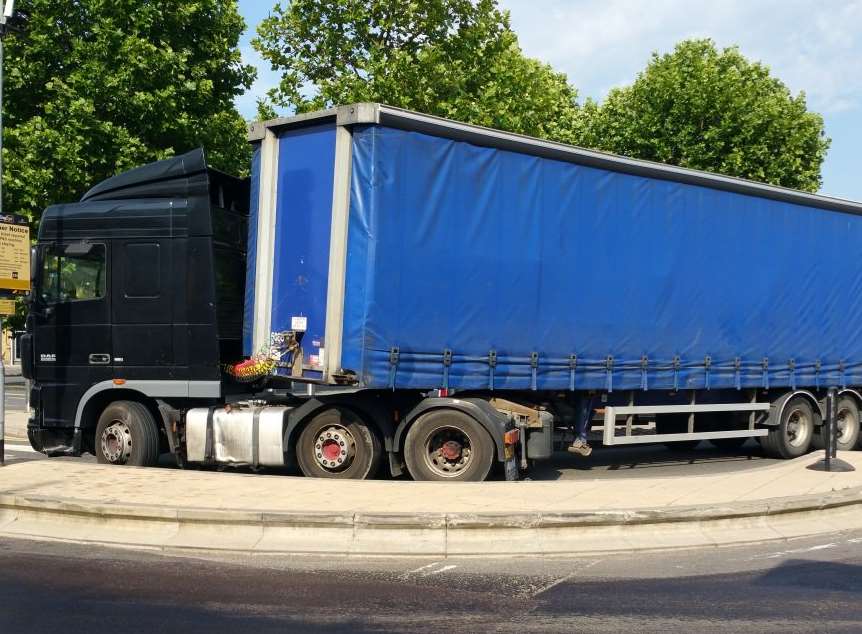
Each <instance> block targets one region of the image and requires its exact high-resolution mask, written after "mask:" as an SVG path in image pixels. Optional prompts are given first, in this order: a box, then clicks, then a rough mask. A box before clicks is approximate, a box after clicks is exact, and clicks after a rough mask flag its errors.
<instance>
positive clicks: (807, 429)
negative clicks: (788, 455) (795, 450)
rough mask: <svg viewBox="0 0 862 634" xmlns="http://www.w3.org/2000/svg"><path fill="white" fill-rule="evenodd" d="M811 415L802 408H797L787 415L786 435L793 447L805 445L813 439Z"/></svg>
mask: <svg viewBox="0 0 862 634" xmlns="http://www.w3.org/2000/svg"><path fill="white" fill-rule="evenodd" d="M811 423H812V421H811V417H810V416H809V415H808V414H807V412H805V410H804V409H802V408H795V409H794V410H793V411H791V412H790V415H789V416H788V417H787V424H786V425H785V431H784V435H785V438H786V439H787V443H788V444H789V445H790V446H791V447H803V446H805V445H806V444H807V443H808V442H809V441H810V440H811Z"/></svg>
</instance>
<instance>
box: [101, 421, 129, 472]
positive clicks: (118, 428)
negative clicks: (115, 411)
mask: <svg viewBox="0 0 862 634" xmlns="http://www.w3.org/2000/svg"><path fill="white" fill-rule="evenodd" d="M99 444H100V445H101V447H102V455H103V456H105V459H106V460H107V461H108V462H110V463H112V464H126V462H128V460H129V458H130V457H131V455H132V432H131V431H130V430H129V426H128V425H127V424H126V423H125V422H124V421H121V420H115V421H111V424H110V425H108V426H107V427H105V429H104V431H102V436H101V438H100V439H99Z"/></svg>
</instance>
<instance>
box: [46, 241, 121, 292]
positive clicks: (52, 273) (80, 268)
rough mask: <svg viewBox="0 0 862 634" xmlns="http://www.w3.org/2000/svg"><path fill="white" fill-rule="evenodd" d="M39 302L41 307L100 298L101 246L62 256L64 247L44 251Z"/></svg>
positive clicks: (102, 289) (102, 284) (102, 281)
mask: <svg viewBox="0 0 862 634" xmlns="http://www.w3.org/2000/svg"><path fill="white" fill-rule="evenodd" d="M40 281H41V283H40V287H41V288H40V289H39V299H41V301H42V302H43V303H45V304H59V303H64V302H76V301H85V300H91V299H100V298H102V297H104V296H105V246H104V245H102V244H94V245H92V246H91V248H90V250H89V252H88V253H74V254H69V253H66V246H65V245H51V246H47V247H45V248H44V251H43V255H42V277H41V280H40Z"/></svg>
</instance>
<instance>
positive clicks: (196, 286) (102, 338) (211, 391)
mask: <svg viewBox="0 0 862 634" xmlns="http://www.w3.org/2000/svg"><path fill="white" fill-rule="evenodd" d="M248 201H249V184H248V181H247V180H242V179H238V178H234V177H231V176H228V175H226V174H222V173H220V172H218V171H216V170H213V169H210V168H208V167H207V165H206V159H205V156H204V152H203V150H195V151H192V152H189V153H188V154H184V155H182V156H177V157H174V158H171V159H167V160H164V161H159V162H157V163H153V164H150V165H146V166H144V167H141V168H138V169H135V170H131V171H129V172H126V173H123V174H120V175H119V176H116V177H113V178H109V179H108V180H106V181H103V182H102V183H100V184H98V185H97V186H95V187H93V188H92V189H91V190H90V191H88V192H87V193H86V194H85V195H84V196H83V198H81V200H80V202H78V203H72V204H62V205H54V206H52V207H49V208H48V209H47V210H46V211H45V213H44V215H43V216H42V220H41V223H40V226H39V234H38V242H37V244H36V247H35V253H34V267H33V269H32V270H33V273H32V275H33V280H32V289H33V290H32V294H31V306H30V311H29V316H28V318H27V324H26V334H25V335H24V336H23V338H22V346H23V347H22V357H23V358H22V364H23V368H22V369H23V372H24V374H25V376H26V377H27V378H29V379H31V380H33V387H32V388H31V391H30V405H31V408H32V412H33V413H32V417H31V419H30V421H29V423H28V433H29V436H30V440H31V443H32V444H33V445H34V447H36V448H37V449H39V450H44V451H46V452H47V453H52V454H73V455H77V454H79V453H81V451H91V450H92V448H91V447H89V446H87V444H88V443H92V442H93V440H92V436H93V434H92V433H87V434H83V433H82V432H83V431H88V430H92V429H93V428H94V426H95V423H96V417H97V416H98V412H99V411H100V403H101V399H100V398H99V394H100V393H101V392H106V391H107V390H123V389H132V388H134V390H135V391H137V392H139V393H144V394H147V395H149V396H153V397H159V396H168V397H171V398H174V399H182V398H184V397H202V396H208V397H216V398H217V397H219V396H221V395H222V394H221V392H222V385H221V370H220V366H221V364H225V363H233V362H236V361H238V360H239V359H240V358H241V356H242V327H243V326H242V324H243V301H244V287H245V269H246V266H245V264H246V252H245V249H246V233H247V223H248V204H249V203H248ZM105 396H106V397H107V394H105ZM116 397H117V394H116V393H115V392H113V393H112V394H111V398H116ZM82 443H83V446H82Z"/></svg>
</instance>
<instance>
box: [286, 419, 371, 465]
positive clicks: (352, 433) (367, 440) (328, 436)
mask: <svg viewBox="0 0 862 634" xmlns="http://www.w3.org/2000/svg"><path fill="white" fill-rule="evenodd" d="M382 456H383V446H382V444H381V442H380V439H379V438H378V436H377V433H376V432H375V430H373V429H372V428H371V427H369V426H368V425H367V424H366V423H365V422H364V421H363V420H362V419H360V418H359V416H357V415H356V414H354V413H353V412H351V411H349V410H346V409H336V408H333V409H328V410H326V411H324V412H321V413H320V414H318V415H317V416H315V417H314V418H312V419H311V420H310V421H309V422H308V424H307V425H306V426H305V427H304V428H303V430H302V433H300V435H299V440H298V441H297V443H296V460H297V462H298V463H299V469H300V471H302V473H303V475H305V476H307V477H309V478H336V479H342V480H365V479H367V478H373V477H374V476H375V475H377V471H378V470H379V468H380V461H381V458H382Z"/></svg>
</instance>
